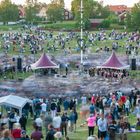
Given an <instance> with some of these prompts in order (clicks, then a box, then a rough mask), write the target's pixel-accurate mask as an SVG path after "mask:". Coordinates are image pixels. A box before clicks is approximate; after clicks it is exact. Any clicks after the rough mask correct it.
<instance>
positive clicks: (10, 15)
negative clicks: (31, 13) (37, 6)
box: [0, 0, 19, 24]
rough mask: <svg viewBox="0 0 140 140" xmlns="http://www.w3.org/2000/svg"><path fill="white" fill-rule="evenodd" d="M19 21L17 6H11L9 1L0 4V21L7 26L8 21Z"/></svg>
mask: <svg viewBox="0 0 140 140" xmlns="http://www.w3.org/2000/svg"><path fill="white" fill-rule="evenodd" d="M18 19H19V10H18V6H17V5H15V4H12V2H11V1H10V0H3V1H1V3H0V20H1V21H2V22H4V24H7V23H8V22H9V21H17V20H18Z"/></svg>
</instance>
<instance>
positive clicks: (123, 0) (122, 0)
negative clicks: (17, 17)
mask: <svg viewBox="0 0 140 140" xmlns="http://www.w3.org/2000/svg"><path fill="white" fill-rule="evenodd" d="M38 1H40V2H45V3H49V2H50V0H38ZM71 1H72V0H65V4H66V8H68V9H70V6H71ZM97 1H103V3H104V5H122V4H124V5H127V6H128V7H132V6H133V5H134V3H137V2H138V1H140V0H97ZM12 2H14V3H16V4H23V3H25V0H12Z"/></svg>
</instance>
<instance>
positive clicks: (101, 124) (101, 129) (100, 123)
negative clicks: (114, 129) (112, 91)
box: [97, 114, 107, 140]
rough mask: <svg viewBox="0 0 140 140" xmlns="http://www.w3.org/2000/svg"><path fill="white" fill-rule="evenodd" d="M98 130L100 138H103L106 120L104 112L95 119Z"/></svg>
mask: <svg viewBox="0 0 140 140" xmlns="http://www.w3.org/2000/svg"><path fill="white" fill-rule="evenodd" d="M97 125H98V130H99V133H100V140H104V139H105V137H106V135H107V120H106V119H105V117H104V114H101V117H100V119H99V120H98V121H97Z"/></svg>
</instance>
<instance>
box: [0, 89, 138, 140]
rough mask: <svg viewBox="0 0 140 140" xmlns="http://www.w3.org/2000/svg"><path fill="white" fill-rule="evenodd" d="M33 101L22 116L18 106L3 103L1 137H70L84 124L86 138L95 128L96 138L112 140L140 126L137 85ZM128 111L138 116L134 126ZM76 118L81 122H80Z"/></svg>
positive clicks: (26, 139) (123, 137) (36, 139)
mask: <svg viewBox="0 0 140 140" xmlns="http://www.w3.org/2000/svg"><path fill="white" fill-rule="evenodd" d="M32 103H33V106H32V105H31V104H29V103H27V104H26V105H25V106H24V108H23V109H22V116H19V112H18V110H17V109H15V108H9V107H8V106H5V107H4V108H5V110H6V113H2V112H1V113H0V130H1V131H0V139H1V140H7V139H10V140H13V139H14V140H29V139H33V140H41V139H45V140H54V139H55V138H57V139H58V140H60V139H62V138H64V139H65V140H69V137H68V136H69V135H70V134H71V132H74V133H76V132H77V130H78V129H79V127H83V126H84V127H85V126H87V128H88V132H87V136H89V139H91V138H92V137H94V135H95V129H97V130H98V133H97V136H95V137H94V138H96V139H100V140H105V139H107V138H108V139H110V140H115V137H116V134H117V133H118V134H120V138H121V140H126V139H127V138H126V136H127V135H126V134H127V133H128V132H133V131H134V132H136V131H137V130H140V91H139V90H137V89H135V90H132V91H131V93H130V94H129V95H124V94H123V93H122V92H121V91H116V92H114V93H110V94H108V95H94V94H93V95H88V96H87V95H83V96H81V97H77V98H66V99H61V98H59V99H48V98H39V97H35V98H33V99H32ZM79 106H80V108H79ZM79 109H80V114H79ZM130 113H133V114H134V115H135V117H136V118H137V122H135V126H134V124H130V122H129V115H130ZM131 117H132V116H131ZM31 118H32V119H33V121H32V124H31V122H30V121H31ZM78 120H79V122H83V123H82V124H80V125H79V124H78V123H77V121H78ZM31 125H32V126H33V128H34V130H32V128H31ZM44 131H45V134H44ZM27 132H28V133H27ZM29 132H30V134H29Z"/></svg>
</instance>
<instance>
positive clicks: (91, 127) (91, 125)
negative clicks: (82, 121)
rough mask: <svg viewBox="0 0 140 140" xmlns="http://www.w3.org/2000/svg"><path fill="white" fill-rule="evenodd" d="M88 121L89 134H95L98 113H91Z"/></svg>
mask: <svg viewBox="0 0 140 140" xmlns="http://www.w3.org/2000/svg"><path fill="white" fill-rule="evenodd" d="M87 123H88V135H89V136H91V135H92V136H93V134H94V127H95V125H96V115H95V114H90V116H89V117H88V119H87Z"/></svg>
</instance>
